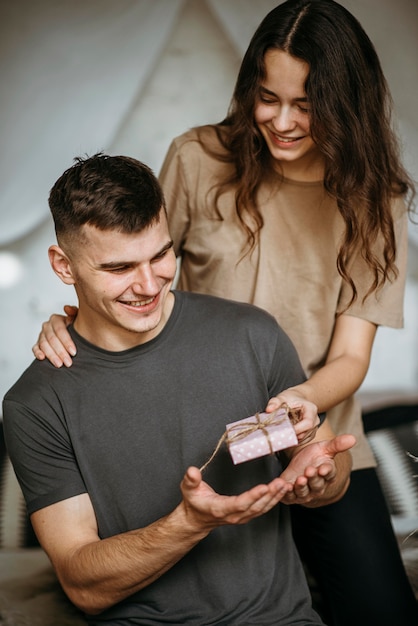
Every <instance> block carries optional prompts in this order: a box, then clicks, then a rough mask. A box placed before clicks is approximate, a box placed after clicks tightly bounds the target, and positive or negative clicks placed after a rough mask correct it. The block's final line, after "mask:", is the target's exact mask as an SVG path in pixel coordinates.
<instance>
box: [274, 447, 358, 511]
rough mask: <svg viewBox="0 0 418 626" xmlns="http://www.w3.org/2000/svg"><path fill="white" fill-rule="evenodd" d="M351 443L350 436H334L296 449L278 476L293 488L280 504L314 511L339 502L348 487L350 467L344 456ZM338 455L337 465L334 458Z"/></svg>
mask: <svg viewBox="0 0 418 626" xmlns="http://www.w3.org/2000/svg"><path fill="white" fill-rule="evenodd" d="M355 442H356V440H355V437H353V435H338V436H336V437H334V438H333V439H327V440H325V441H318V442H315V443H310V444H308V445H306V446H304V447H301V448H300V449H298V448H296V449H295V452H294V454H293V456H292V458H291V460H290V463H289V465H288V466H287V468H286V469H285V470H284V471H283V472H282V474H281V478H283V479H285V480H286V481H288V482H289V483H292V484H293V491H292V492H291V493H289V494H287V495H286V496H285V497H284V498H283V502H284V503H285V504H303V505H305V506H311V507H315V506H323V505H324V504H330V503H331V502H335V501H337V500H339V499H340V498H341V497H342V496H343V495H344V493H345V491H346V489H347V487H348V484H349V470H350V467H349V466H348V465H347V454H345V453H346V451H347V450H349V449H350V448H352V447H353V446H354V444H355ZM341 453H343V455H342V456H341V457H340V461H341V463H340V464H339V465H338V462H337V460H336V457H337V456H338V455H341Z"/></svg>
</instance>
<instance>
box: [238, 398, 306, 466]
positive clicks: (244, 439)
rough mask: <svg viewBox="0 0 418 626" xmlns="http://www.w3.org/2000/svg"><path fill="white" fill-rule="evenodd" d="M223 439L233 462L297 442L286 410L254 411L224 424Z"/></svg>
mask: <svg viewBox="0 0 418 626" xmlns="http://www.w3.org/2000/svg"><path fill="white" fill-rule="evenodd" d="M226 442H227V444H228V448H229V452H230V454H231V457H232V461H233V463H234V465H237V464H238V463H244V462H245V461H249V460H251V459H256V458H258V457H261V456H265V455H267V454H273V453H274V452H278V451H279V450H283V449H285V448H290V447H292V446H296V445H298V439H297V436H296V433H295V429H294V428H293V424H292V421H291V419H290V417H289V414H288V411H287V410H286V409H284V408H280V409H278V410H277V411H275V412H274V413H256V414H255V415H251V416H250V417H247V418H245V419H242V420H238V421H237V422H233V423H231V424H227V426H226Z"/></svg>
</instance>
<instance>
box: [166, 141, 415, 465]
mask: <svg viewBox="0 0 418 626" xmlns="http://www.w3.org/2000/svg"><path fill="white" fill-rule="evenodd" d="M208 140H210V141H212V142H213V141H214V133H213V131H212V133H211V135H209V136H208ZM218 149H219V148H218ZM228 167H230V165H226V164H225V163H222V162H219V161H218V160H216V159H213V158H212V157H210V156H208V155H207V154H206V153H205V152H204V150H203V149H202V147H201V145H200V144H199V142H198V141H197V135H196V131H194V130H191V131H189V132H187V133H185V134H184V135H182V136H181V137H178V138H177V139H175V140H174V141H173V143H172V144H171V146H170V149H169V151H168V154H167V156H166V159H165V162H164V164H163V167H162V170H161V173H160V181H161V183H162V186H163V189H164V193H165V197H166V201H167V211H168V218H169V227H170V232H171V236H172V237H173V239H174V245H175V252H176V255H178V256H181V259H182V261H181V268H180V275H179V282H178V288H179V289H184V290H188V291H196V292H201V293H209V294H212V295H215V296H221V297H224V298H230V299H233V300H238V301H242V302H250V303H253V304H255V305H258V306H260V307H262V308H264V309H266V310H267V311H269V312H270V313H271V314H272V315H274V317H275V318H276V319H277V320H278V322H279V323H280V325H281V326H282V328H283V329H284V330H285V331H286V332H287V334H288V335H289V336H290V338H291V339H292V341H293V343H294V344H295V346H296V349H297V351H298V353H299V356H300V359H301V362H302V365H303V367H304V368H305V371H306V373H307V375H308V376H309V375H311V374H312V373H313V372H315V371H316V370H317V369H318V368H320V367H321V366H322V365H323V364H324V361H325V358H326V355H327V351H328V347H329V344H330V341H331V338H332V333H333V329H334V322H335V316H336V313H338V312H339V311H341V310H343V309H344V306H345V304H346V303H347V302H348V301H349V299H350V298H351V289H350V287H349V286H348V285H347V284H346V283H345V281H343V280H342V278H341V276H340V275H339V273H338V271H337V266H336V259H337V253H338V248H339V242H340V240H341V237H342V235H343V232H344V224H343V220H342V218H341V216H340V213H339V212H338V209H337V206H336V203H335V200H333V199H332V198H331V197H330V196H329V195H328V194H327V193H326V191H325V190H324V187H323V184H322V182H314V183H302V182H296V181H291V180H287V179H282V178H280V177H278V176H277V177H275V179H274V181H272V180H271V181H268V182H266V183H265V184H264V186H263V187H262V189H261V190H260V194H259V206H260V210H261V213H262V216H263V219H264V226H263V228H262V230H261V233H260V240H259V244H258V245H257V247H256V248H255V250H254V251H253V253H252V254H251V255H248V254H247V255H245V256H243V249H244V247H245V245H246V233H245V231H244V229H243V228H242V226H241V225H240V223H239V220H238V218H237V216H236V213H235V208H234V192H233V191H232V190H231V191H228V192H227V193H225V194H223V195H222V196H221V198H220V201H219V204H218V206H219V213H220V214H221V216H222V218H221V217H220V216H219V215H217V214H216V213H215V211H214V208H213V198H214V193H215V192H214V189H213V185H216V184H217V182H218V181H219V180H221V179H223V178H224V177H225V173H226V168H228ZM394 214H395V215H396V218H395V228H396V237H397V243H398V250H399V253H398V259H397V266H398V269H399V277H398V279H397V280H396V281H395V282H393V283H389V282H388V283H386V284H385V286H384V287H383V289H382V290H381V291H380V292H379V293H378V294H377V295H376V294H373V295H371V296H370V297H368V298H367V299H366V301H365V303H364V304H362V297H363V295H364V294H365V293H366V291H367V288H368V286H369V285H370V279H371V276H370V272H369V271H368V269H367V266H366V264H365V262H364V260H363V259H362V258H361V255H360V254H357V255H355V257H353V259H352V262H351V263H350V272H351V276H352V277H353V280H354V281H355V283H356V286H357V290H358V294H359V297H358V298H357V300H356V302H355V303H354V304H353V305H352V306H351V307H350V308H349V309H348V310H347V313H348V314H350V315H354V316H356V317H359V318H362V319H365V320H368V321H370V322H373V323H374V324H378V325H386V326H392V327H395V328H399V327H401V326H402V324H403V294H404V287H405V275H406V254H407V213H406V211H405V207H404V204H403V202H402V200H397V201H396V202H394ZM327 415H328V418H329V419H330V422H331V424H332V426H333V428H334V430H335V431H336V432H337V433H343V432H345V433H347V432H349V433H352V434H353V435H355V436H356V437H357V444H356V446H355V448H354V450H353V459H354V467H355V468H356V469H359V468H364V467H370V466H372V465H375V461H374V458H373V454H372V452H371V450H370V448H369V446H368V444H367V441H366V438H365V436H364V432H363V426H362V420H361V410H360V407H359V405H358V403H357V400H356V399H355V398H353V397H351V398H349V399H347V400H346V401H344V402H343V403H341V404H340V405H338V406H337V407H334V408H333V409H331V410H330V411H328V414H327Z"/></svg>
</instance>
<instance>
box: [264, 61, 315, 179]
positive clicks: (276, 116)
mask: <svg viewBox="0 0 418 626" xmlns="http://www.w3.org/2000/svg"><path fill="white" fill-rule="evenodd" d="M264 63H265V73H266V76H265V79H264V80H263V81H262V83H261V84H260V87H259V94H258V99H257V101H256V105H255V110H254V118H255V122H256V125H257V127H258V129H259V131H260V133H261V134H262V136H263V137H264V140H265V142H266V144H267V146H268V149H269V151H270V154H271V156H272V157H273V159H275V160H276V161H278V162H280V169H281V171H282V172H283V174H284V175H285V176H288V177H289V178H297V179H302V180H304V179H309V180H318V179H319V178H320V177H321V173H320V172H321V170H320V169H319V168H318V165H320V164H322V158H321V155H320V152H319V150H318V147H317V145H316V144H315V143H314V141H313V140H312V137H311V134H310V109H309V102H308V99H307V97H306V93H305V82H306V79H307V76H308V73H309V65H308V64H307V63H306V62H305V61H302V60H301V59H297V58H296V57H293V56H291V55H290V54H288V53H287V52H284V51H282V50H277V49H272V50H268V51H267V52H266V54H265V57H264Z"/></svg>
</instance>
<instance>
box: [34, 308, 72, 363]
mask: <svg viewBox="0 0 418 626" xmlns="http://www.w3.org/2000/svg"><path fill="white" fill-rule="evenodd" d="M64 311H65V313H66V315H58V314H55V315H51V317H50V318H49V320H48V321H47V322H44V323H43V324H42V330H41V332H40V333H39V337H38V341H37V342H36V343H35V345H34V346H33V348H32V352H33V354H34V356H35V358H37V359H38V360H39V361H43V360H44V359H48V361H51V363H52V365H54V366H55V367H62V366H63V365H65V366H66V367H70V366H71V365H72V362H73V361H72V359H71V357H72V356H75V354H76V347H75V345H74V343H73V340H72V339H71V337H70V334H69V332H68V330H67V326H68V324H71V323H72V322H73V321H74V320H75V318H76V316H77V313H78V308H77V307H76V306H71V305H69V304H66V305H65V307H64Z"/></svg>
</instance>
